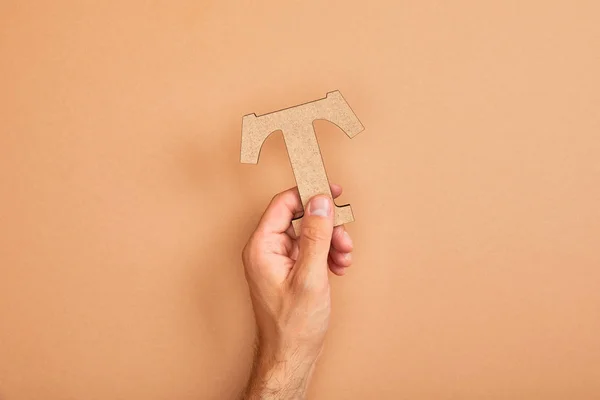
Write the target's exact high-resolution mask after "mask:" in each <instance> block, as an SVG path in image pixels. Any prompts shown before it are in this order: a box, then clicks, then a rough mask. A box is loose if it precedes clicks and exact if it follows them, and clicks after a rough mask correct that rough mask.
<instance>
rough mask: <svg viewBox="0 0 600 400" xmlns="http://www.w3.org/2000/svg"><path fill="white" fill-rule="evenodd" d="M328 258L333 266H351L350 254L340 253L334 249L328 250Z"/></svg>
mask: <svg viewBox="0 0 600 400" xmlns="http://www.w3.org/2000/svg"><path fill="white" fill-rule="evenodd" d="M329 257H331V261H333V262H334V263H335V264H337V265H339V266H341V267H344V268H348V267H349V266H351V265H352V253H342V252H340V251H337V250H336V249H331V250H329Z"/></svg>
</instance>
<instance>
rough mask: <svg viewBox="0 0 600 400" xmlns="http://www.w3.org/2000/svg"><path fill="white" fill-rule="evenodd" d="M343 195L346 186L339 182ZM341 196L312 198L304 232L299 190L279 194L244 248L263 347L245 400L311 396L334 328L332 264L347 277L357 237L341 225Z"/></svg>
mask: <svg viewBox="0 0 600 400" xmlns="http://www.w3.org/2000/svg"><path fill="white" fill-rule="evenodd" d="M331 192H332V194H333V197H334V198H336V197H338V196H339V195H340V194H341V193H342V188H341V186H338V185H334V184H332V185H331ZM333 207H334V205H333V201H332V199H331V198H330V197H329V196H316V197H314V198H312V199H311V200H310V201H309V203H308V205H307V207H306V212H305V213H304V217H303V218H302V226H301V232H300V235H299V236H298V237H297V236H296V235H295V234H294V230H293V228H292V225H291V222H292V219H293V218H294V217H297V216H299V215H301V213H302V204H301V201H300V197H299V195H298V190H297V189H296V188H292V189H289V190H286V191H285V192H282V193H279V194H278V195H276V196H275V197H274V198H273V200H272V201H271V203H270V204H269V206H268V207H267V209H266V211H265V213H264V215H263V216H262V218H261V220H260V222H259V224H258V226H257V228H256V230H255V231H254V233H253V234H252V235H251V237H250V239H249V240H248V243H247V244H246V246H245V248H244V251H243V253H242V259H243V262H244V268H245V273H246V280H247V281H248V286H249V288H250V297H251V299H252V305H253V308H254V313H255V317H256V324H257V352H256V356H255V360H254V367H253V370H252V374H251V377H250V381H249V383H248V386H247V388H246V391H245V394H244V397H243V398H244V399H261V400H265V399H286V400H287V399H304V398H305V394H306V389H307V387H308V384H309V381H310V377H311V375H312V371H313V369H314V367H315V363H316V361H317V359H318V357H319V355H320V354H321V351H322V349H323V342H324V339H325V334H326V333H327V328H328V325H329V316H330V313H331V297H330V289H329V276H328V269H329V270H330V271H331V272H332V273H334V274H335V275H339V276H341V275H344V274H345V272H346V268H348V267H349V266H350V265H351V264H352V257H351V252H352V240H351V239H350V236H349V235H348V234H347V233H346V231H345V229H344V227H343V226H338V227H335V228H334V227H333Z"/></svg>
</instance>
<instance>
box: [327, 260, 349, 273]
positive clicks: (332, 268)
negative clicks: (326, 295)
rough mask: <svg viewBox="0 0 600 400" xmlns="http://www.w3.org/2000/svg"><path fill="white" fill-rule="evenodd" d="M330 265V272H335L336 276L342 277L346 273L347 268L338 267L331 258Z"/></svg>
mask: <svg viewBox="0 0 600 400" xmlns="http://www.w3.org/2000/svg"><path fill="white" fill-rule="evenodd" d="M328 264H329V270H330V271H331V272H333V273H334V274H335V275H337V276H342V275H344V274H345V273H346V268H344V267H342V266H340V265H337V264H336V263H334V262H333V261H331V257H330V258H329V261H328Z"/></svg>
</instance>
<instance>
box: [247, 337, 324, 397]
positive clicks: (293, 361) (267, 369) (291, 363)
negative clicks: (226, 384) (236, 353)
mask: <svg viewBox="0 0 600 400" xmlns="http://www.w3.org/2000/svg"><path fill="white" fill-rule="evenodd" d="M315 361H316V358H312V357H305V356H303V355H302V354H301V353H300V352H299V351H285V350H282V349H279V350H278V349H273V348H268V347H263V346H260V347H259V349H258V352H257V355H256V359H255V363H254V368H253V371H252V376H251V377H250V384H249V386H248V391H247V394H246V399H248V400H251V399H252V400H254V399H261V400H264V399H304V397H305V393H306V389H307V386H308V382H309V379H310V376H311V375H312V371H313V368H314V365H315Z"/></svg>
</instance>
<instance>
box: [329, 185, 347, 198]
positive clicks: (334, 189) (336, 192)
mask: <svg viewBox="0 0 600 400" xmlns="http://www.w3.org/2000/svg"><path fill="white" fill-rule="evenodd" d="M329 188H330V189H331V197H333V198H334V199H337V198H338V197H340V196H341V195H342V192H343V191H344V188H342V187H341V186H340V185H338V184H337V183H330V184H329Z"/></svg>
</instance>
